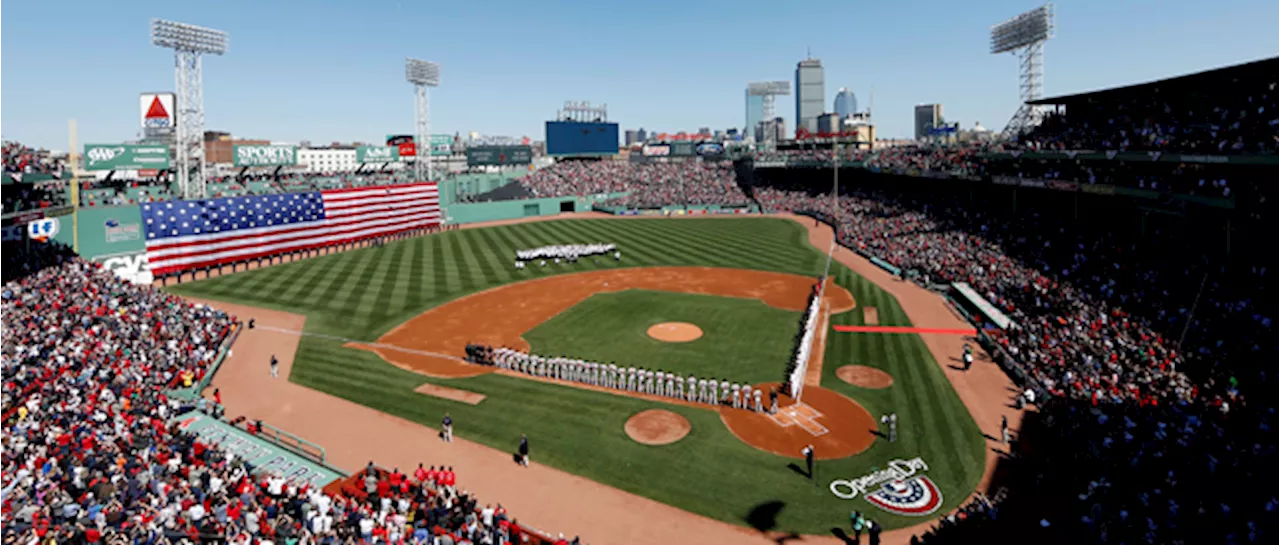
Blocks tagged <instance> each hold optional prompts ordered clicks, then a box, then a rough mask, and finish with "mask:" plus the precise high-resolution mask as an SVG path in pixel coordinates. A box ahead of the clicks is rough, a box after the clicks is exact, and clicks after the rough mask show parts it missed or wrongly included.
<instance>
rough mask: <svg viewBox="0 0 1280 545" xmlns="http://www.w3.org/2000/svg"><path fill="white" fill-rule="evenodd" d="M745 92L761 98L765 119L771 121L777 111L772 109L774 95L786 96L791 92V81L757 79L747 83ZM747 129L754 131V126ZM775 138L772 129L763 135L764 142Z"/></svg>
mask: <svg viewBox="0 0 1280 545" xmlns="http://www.w3.org/2000/svg"><path fill="white" fill-rule="evenodd" d="M747 94H748V95H751V96H758V97H760V98H761V103H762V106H763V110H764V112H763V114H764V120H765V121H773V119H774V118H775V117H777V113H776V112H775V111H774V109H773V99H774V97H779V96H786V95H790V94H791V82H789V81H757V82H755V83H748V84H747ZM747 130H748V131H753V132H754V131H755V130H756V128H755V127H747ZM775 138H776V135H775V134H774V131H769V134H766V135H765V142H772V141H774V139H775Z"/></svg>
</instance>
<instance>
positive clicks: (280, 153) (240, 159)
mask: <svg viewBox="0 0 1280 545" xmlns="http://www.w3.org/2000/svg"><path fill="white" fill-rule="evenodd" d="M231 150H232V154H233V155H234V156H235V166H238V167H274V166H286V167H288V166H293V165H296V164H298V148H297V146H276V145H272V146H232V148H231Z"/></svg>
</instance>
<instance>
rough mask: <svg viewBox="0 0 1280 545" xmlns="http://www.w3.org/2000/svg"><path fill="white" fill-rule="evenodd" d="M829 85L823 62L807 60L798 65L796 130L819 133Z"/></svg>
mask: <svg viewBox="0 0 1280 545" xmlns="http://www.w3.org/2000/svg"><path fill="white" fill-rule="evenodd" d="M826 89H827V85H826V82H825V81H824V79H823V72H822V61H820V60H818V59H805V60H802V61H800V62H798V63H796V130H799V129H800V128H802V127H803V128H804V129H806V130H808V131H809V132H817V131H818V116H820V115H822V105H823V103H824V102H826V98H825V97H826V95H827V90H826Z"/></svg>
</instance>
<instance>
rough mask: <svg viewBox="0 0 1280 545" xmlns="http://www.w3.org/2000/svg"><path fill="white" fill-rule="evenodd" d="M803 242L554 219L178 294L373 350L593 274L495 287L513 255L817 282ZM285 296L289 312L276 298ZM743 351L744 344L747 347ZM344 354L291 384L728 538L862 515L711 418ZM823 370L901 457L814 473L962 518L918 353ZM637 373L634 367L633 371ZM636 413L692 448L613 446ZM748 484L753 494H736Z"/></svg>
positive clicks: (886, 303) (320, 348) (687, 227)
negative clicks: (897, 463) (902, 465)
mask: <svg viewBox="0 0 1280 545" xmlns="http://www.w3.org/2000/svg"><path fill="white" fill-rule="evenodd" d="M805 236H806V234H805V230H804V229H803V228H802V227H801V226H799V225H796V224H792V223H789V222H784V221H781V220H772V219H763V218H751V219H743V218H732V219H698V220H688V221H686V220H679V219H654V220H628V221H613V220H562V221H554V222H543V223H532V224H521V225H512V226H502V227H493V228H486V229H483V230H474V231H473V230H463V231H456V232H449V233H443V234H439V235H432V236H428V237H423V238H419V239H414V240H411V241H406V242H405V243H404V244H406V245H405V246H403V247H401V246H398V245H391V246H388V247H386V248H383V249H382V250H383V251H378V250H377V249H368V250H359V251H355V252H350V253H348V254H343V257H341V258H339V257H337V256H335V257H333V258H320V259H313V260H310V261H307V262H300V263H297V264H293V265H286V266H283V267H272V268H271V269H267V270H264V271H262V272H261V273H248V275H247V276H241V275H229V276H227V277H223V278H221V279H212V280H209V281H202V282H197V283H193V284H184V285H182V286H181V287H179V288H175V291H178V292H181V293H190V294H192V295H198V296H210V295H213V294H222V296H221V297H213V298H216V299H226V298H231V299H235V300H238V301H240V302H244V303H246V304H259V305H263V306H270V307H273V308H279V307H282V306H284V307H290V306H292V310H294V311H300V310H301V311H303V312H305V313H307V315H308V321H307V328H308V330H310V331H317V332H324V333H331V334H341V335H343V336H347V337H353V338H362V339H367V338H376V337H377V336H378V334H379V333H381V332H382V331H385V330H388V329H390V328H391V327H395V326H396V325H399V324H401V323H403V322H404V320H407V319H408V318H410V317H412V316H413V315H416V314H418V313H420V312H422V311H424V310H427V309H428V308H431V307H433V306H436V305H439V304H441V303H444V302H446V301H449V300H452V299H456V298H457V297H459V296H461V295H463V294H464V290H463V289H462V283H463V282H462V280H463V278H464V275H469V276H470V277H471V279H470V283H471V284H472V285H473V287H472V288H470V289H469V290H466V291H474V290H479V289H487V288H490V287H493V286H494V285H498V284H499V283H505V282H511V281H521V280H525V279H528V278H538V277H542V276H547V275H551V274H569V273H575V272H581V271H586V270H593V269H594V268H595V265H596V264H595V262H594V260H591V261H588V262H579V263H578V264H577V265H576V266H563V265H562V266H558V267H556V266H551V265H548V266H547V267H545V268H540V267H531V268H529V269H526V270H524V271H519V272H516V271H507V270H506V269H505V267H507V263H506V261H507V260H508V259H509V258H508V256H513V255H514V254H513V252H514V251H515V250H516V249H519V248H532V247H537V246H542V245H546V244H564V243H581V242H597V241H598V242H614V243H617V244H619V246H620V249H621V251H622V254H623V259H622V261H621V262H620V263H614V262H613V261H612V259H611V258H608V259H602V260H601V261H602V263H601V264H600V268H615V267H628V268H629V267H643V266H654V265H690V266H711V267H725V266H728V267H738V268H750V269H757V270H771V271H778V272H786V273H792V274H801V275H809V276H812V275H814V274H817V273H818V272H820V270H821V266H822V264H823V262H824V260H825V250H826V249H825V248H824V249H821V251H819V250H815V249H813V248H811V247H810V246H808V245H807V242H806V240H805V238H804V237H805ZM454 237H457V238H454ZM385 250H393V251H390V252H388V251H385ZM401 253H402V254H403V255H399V254H401ZM465 253H469V254H470V257H471V260H472V261H470V262H469V261H468V256H467V255H465ZM477 254H478V255H477ZM374 261H377V262H378V263H372V262H374ZM312 268H323V269H325V271H324V272H322V273H319V274H316V273H314V271H311V270H306V269H312ZM539 269H541V270H539ZM334 271H338V272H334ZM268 273H269V274H268ZM286 273H287V274H286ZM331 274H332V275H333V277H332V280H331V277H330V275H331ZM832 274H833V276H832V278H833V279H834V280H835V281H836V282H837V283H839V284H840V285H842V286H844V287H845V288H847V289H849V290H850V291H851V292H852V293H853V294H854V297H855V298H856V299H857V301H858V306H859V307H865V306H876V307H877V308H878V309H879V310H880V315H881V321H882V323H886V324H888V323H894V322H896V321H898V320H903V321H905V320H906V316H905V313H903V312H902V310H901V308H900V307H899V306H898V305H897V304H896V301H894V300H893V299H892V297H890V296H889V295H888V294H887V293H885V292H883V291H882V290H880V289H879V288H878V287H877V286H875V285H874V284H872V283H870V282H868V281H866V280H865V279H863V278H862V277H859V276H857V275H855V274H853V273H852V272H851V271H849V270H848V269H847V268H844V267H842V266H836V267H835V268H833V270H832ZM298 275H305V277H304V276H298ZM356 276H360V277H364V276H367V277H369V278H371V279H372V280H371V281H370V282H369V285H363V284H361V285H353V284H350V283H348V282H346V281H345V279H349V278H353V277H356ZM405 276H408V278H405ZM302 278H305V280H306V281H307V283H308V286H307V287H306V288H304V289H296V286H297V284H295V283H291V280H290V279H293V280H292V282H296V281H298V279H302ZM337 278H342V279H343V280H337ZM245 280H252V281H253V282H252V283H253V284H258V285H259V287H258V289H246V288H245V285H246V284H248V283H249V282H245ZM312 282H314V283H315V285H314V286H311V285H310V284H311V283H312ZM450 283H453V284H454V285H453V286H450V285H449V284H450ZM405 285H408V286H410V288H409V291H410V292H411V295H409V296H408V297H406V298H401V297H399V296H398V295H392V296H391V300H390V301H389V302H388V304H386V305H382V304H376V305H374V306H373V307H372V308H369V307H368V306H367V305H368V303H367V301H368V300H369V299H370V298H372V299H373V300H375V301H379V302H381V301H383V300H385V298H386V297H387V294H388V293H391V294H398V293H400V291H399V290H402V289H404V288H403V286H405ZM295 290H296V293H294V292H295ZM348 290H354V291H357V292H358V293H354V294H351V296H350V298H349V300H346V301H341V302H336V301H334V298H335V296H341V295H342V294H335V293H334V292H336V291H348ZM286 291H288V292H289V295H288V296H287V297H284V296H282V294H283V293H284V292H286ZM285 299H289V300H293V303H292V305H291V304H287V303H283V302H281V301H283V300H285ZM295 305H296V306H295ZM335 307H336V308H335ZM286 309H289V308H286ZM361 312H364V313H365V314H367V315H365V316H362V315H360V313H361ZM599 321H600V322H604V319H603V317H601V319H600V320H599ZM832 323H861V318H860V311H858V310H855V311H853V312H850V313H846V314H842V315H837V316H835V317H833V318H832ZM624 327H632V328H634V327H633V326H624ZM753 341H754V339H750V338H745V339H741V342H742V343H744V345H743V347H744V348H749V347H750V346H752V345H751V343H752V342H753ZM341 344H342V343H339V342H334V341H328V340H324V339H318V338H312V337H305V338H303V339H302V341H301V343H300V345H299V351H298V356H297V358H296V360H295V362H294V368H293V373H292V374H291V376H290V380H292V381H294V382H297V383H299V384H302V385H305V386H308V387H311V388H315V389H317V390H320V391H323V392H327V393H330V394H332V395H335V396H338V397H342V398H344V399H350V400H352V401H354V402H357V403H362V404H365V405H367V406H369V407H372V408H374V409H376V410H381V411H384V412H387V413H389V414H394V415H397V416H400V417H403V418H407V419H410V420H413V421H416V422H420V423H423V424H425V425H428V426H432V425H436V424H437V423H438V422H439V418H440V416H441V415H442V414H443V412H445V411H449V412H451V413H452V414H453V415H454V418H455V421H456V422H458V424H459V426H458V431H459V436H461V437H466V438H468V439H471V440H475V441H478V442H480V443H482V444H485V445H488V446H491V447H493V448H499V449H503V450H511V449H513V448H514V447H515V444H516V439H517V438H518V437H519V434H520V433H522V432H526V433H529V434H530V438H531V440H533V442H534V449H535V452H537V458H538V460H539V461H540V462H541V463H545V464H548V465H551V466H553V467H557V468H560V469H562V470H565V471H570V472H574V473H576V474H579V475H582V476H583V477H585V478H589V479H594V480H597V481H600V482H602V483H604V484H606V485H610V486H615V487H619V488H622V489H624V490H627V491H630V492H633V493H636V494H641V495H644V496H647V497H650V498H653V499H655V500H658V501H661V502H664V503H669V504H671V505H675V506H677V507H679V508H682V509H686V510H690V511H692V512H695V513H699V514H702V515H705V516H710V517H715V518H717V519H720V520H724V521H727V522H730V523H734V524H743V522H742V521H743V517H745V516H746V514H747V513H748V512H750V511H751V510H752V509H753V508H754V507H756V506H758V505H760V504H763V503H767V502H770V501H782V502H785V503H786V504H787V506H788V509H785V510H783V511H782V512H781V513H779V515H778V517H777V524H778V528H779V529H782V530H787V531H797V532H800V533H810V534H822V533H828V532H829V529H830V528H831V526H832V525H833V524H838V521H841V520H847V517H848V512H849V510H850V509H852V508H859V509H860V510H863V511H865V510H866V509H865V508H863V507H865V506H862V505H861V504H857V503H852V502H849V501H845V500H838V499H836V498H834V497H833V496H832V495H831V494H830V493H829V492H828V491H826V489H825V487H824V486H822V485H821V483H819V484H818V485H815V484H814V483H812V482H810V481H807V480H805V479H801V478H797V476H796V475H795V474H794V472H792V471H790V470H788V469H787V468H786V466H787V464H788V463H790V462H793V461H794V460H788V459H783V458H779V457H776V456H772V455H769V454H767V453H764V452H762V451H759V450H756V449H754V448H752V447H750V446H748V445H745V444H743V443H741V442H740V441H738V440H737V439H736V438H734V437H733V436H732V434H730V433H729V432H728V430H727V429H725V428H724V426H723V425H722V424H721V423H720V422H719V418H718V417H717V416H716V415H715V414H714V413H713V412H711V411H705V410H698V409H685V408H682V407H672V406H667V405H664V404H658V403H650V402H645V401H642V400H636V399H631V398H626V397H620V396H613V395H609V394H602V393H595V392H589V391H583V390H579V389H576V388H570V387H564V386H558V385H549V384H543V383H539V382H536V381H528V380H522V379H518V378H510V377H504V376H496V375H484V376H479V377H473V378H469V379H455V380H447V379H432V378H427V377H423V376H421V375H417V374H414V373H410V372H406V371H404V370H401V369H399V368H396V367H393V366H390V365H388V364H386V363H385V362H384V361H382V360H381V358H379V357H377V356H376V355H374V354H371V353H367V352H362V351H355V350H350V349H346V348H343V347H342V346H341ZM723 348H724V347H722V346H718V345H717V346H713V347H711V349H712V350H713V353H710V354H708V358H707V359H708V360H710V361H709V363H711V364H715V363H716V360H717V358H716V355H715V353H714V352H725V350H724V349H723ZM826 354H827V359H826V365H824V368H823V369H824V370H823V384H824V386H827V387H829V388H831V389H833V390H836V391H838V392H842V393H844V394H845V395H848V396H850V397H852V398H854V399H857V400H858V401H859V402H860V403H862V404H863V405H864V406H865V407H866V408H867V409H868V410H869V411H871V412H872V414H873V415H875V416H877V417H878V416H879V415H881V414H884V413H886V412H897V413H898V414H899V416H900V428H899V432H900V440H899V441H898V442H896V443H889V442H887V441H883V440H879V441H876V442H875V443H874V444H873V445H872V446H871V448H870V449H869V450H867V451H866V452H864V453H862V454H860V455H858V456H855V457H852V458H846V459H842V460H832V461H826V462H823V463H822V465H821V468H822V469H821V470H820V472H819V473H820V475H823V476H825V477H830V478H836V477H837V476H838V477H843V478H852V477H856V476H859V475H865V474H867V473H868V472H870V471H873V470H874V469H876V468H883V467H884V466H883V464H884V463H885V462H886V461H888V460H892V459H895V458H911V457H915V456H924V457H925V459H926V460H927V461H928V463H929V464H930V471H929V477H930V478H931V479H933V480H934V481H935V482H937V483H938V485H939V486H940V487H941V488H942V489H943V492H944V498H945V499H946V502H945V504H944V507H943V510H944V511H945V510H946V509H949V508H950V507H952V506H955V505H957V504H958V503H959V502H960V501H962V500H963V499H964V498H965V496H967V494H968V493H969V491H971V490H972V489H973V486H974V485H976V483H977V480H978V478H980V476H981V471H982V467H983V463H982V462H983V449H984V444H983V441H982V438H981V435H980V434H978V432H977V427H976V425H975V424H974V423H973V421H972V418H970V417H969V416H968V413H967V411H965V410H964V407H963V406H962V405H961V404H960V403H959V401H958V396H956V395H955V394H954V392H951V391H949V389H950V386H949V383H948V382H947V380H946V377H945V375H944V374H943V373H942V371H941V370H940V369H938V364H937V363H935V362H934V361H933V360H932V358H931V357H930V355H929V353H928V351H927V349H926V347H925V346H924V343H923V341H922V340H920V339H919V338H918V337H914V336H907V335H897V336H888V335H857V334H831V335H829V336H828V347H827V352H826ZM637 358H638V359H646V358H645V356H644V355H642V354H638V355H637ZM732 363H733V362H724V363H723V365H726V366H727V367H725V376H726V377H729V378H732V377H733V371H732V369H733V368H732ZM847 363H858V364H863V365H871V366H875V367H879V368H882V369H884V370H886V371H887V372H889V373H891V374H893V375H894V377H895V380H896V381H897V382H896V383H895V384H894V386H892V387H890V388H888V389H884V390H867V389H861V388H855V387H853V386H850V385H848V384H845V383H843V382H842V381H840V380H839V379H838V378H837V377H836V376H835V371H836V369H838V368H839V366H840V365H843V364H847ZM784 371H785V369H784V368H783V366H782V365H779V368H778V369H776V370H772V369H771V370H768V372H767V373H766V374H768V375H770V376H771V377H776V378H773V379H774V380H778V379H780V378H781V376H782V374H783V372H784ZM424 382H430V383H433V384H441V385H446V386H451V387H455V388H461V389H464V390H469V391H474V392H477V393H481V394H484V395H487V396H489V397H488V398H487V399H486V400H485V402H483V403H481V404H479V405H476V406H471V405H465V404H460V403H456V402H451V401H447V400H442V399H436V398H430V397H427V396H422V395H419V394H416V393H414V392H413V391H412V389H413V388H414V387H416V386H418V385H420V384H422V383H424ZM647 408H665V409H668V410H674V411H675V412H677V413H680V414H682V415H685V416H686V418H689V420H690V422H691V423H693V426H694V431H693V433H691V434H690V435H689V436H688V437H686V438H685V439H683V440H681V441H680V442H677V443H675V444H673V445H668V446H665V447H648V446H641V445H638V444H636V443H634V442H633V441H631V440H630V439H628V438H627V437H626V435H625V434H624V433H623V431H622V425H623V423H624V422H625V421H626V419H627V417H629V416H630V415H631V414H634V413H635V412H638V411H640V410H643V409H647ZM943 428H946V429H943ZM617 468H626V470H625V471H619V470H618V469H617ZM744 479H749V482H751V483H752V485H751V486H750V487H744V486H743V485H742V483H743V482H745V481H744ZM691 483H696V485H691ZM875 518H876V521H877V522H880V523H882V524H884V526H885V527H886V528H887V529H891V528H897V527H901V526H904V525H909V524H916V523H919V522H921V520H920V519H918V518H907V517H896V516H893V515H889V514H887V513H880V512H878V511H877V512H876V516H875Z"/></svg>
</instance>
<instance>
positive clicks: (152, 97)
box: [138, 93, 177, 129]
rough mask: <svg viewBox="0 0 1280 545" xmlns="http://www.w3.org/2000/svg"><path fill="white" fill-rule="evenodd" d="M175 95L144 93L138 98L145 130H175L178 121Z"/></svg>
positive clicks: (140, 115)
mask: <svg viewBox="0 0 1280 545" xmlns="http://www.w3.org/2000/svg"><path fill="white" fill-rule="evenodd" d="M173 105H174V99H173V93H142V94H141V95H140V96H139V97H138V115H139V118H140V124H141V127H142V128H144V129H173V128H174V127H175V126H176V121H177V119H176V118H175V117H174V113H175V110H174V108H173Z"/></svg>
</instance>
